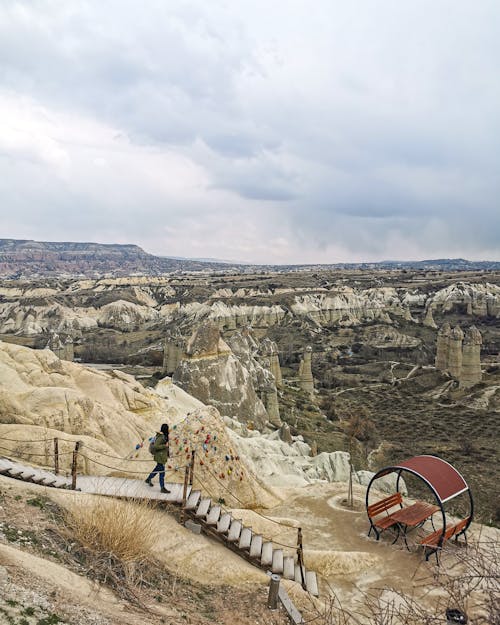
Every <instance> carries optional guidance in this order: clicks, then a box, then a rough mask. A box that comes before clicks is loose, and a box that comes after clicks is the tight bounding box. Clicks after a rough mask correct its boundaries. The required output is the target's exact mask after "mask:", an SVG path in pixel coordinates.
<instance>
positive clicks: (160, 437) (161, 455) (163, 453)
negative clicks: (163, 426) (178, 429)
mask: <svg viewBox="0 0 500 625" xmlns="http://www.w3.org/2000/svg"><path fill="white" fill-rule="evenodd" d="M153 450H154V455H153V458H154V460H155V462H157V463H159V464H166V462H167V460H168V456H169V453H168V440H167V438H166V436H165V434H163V432H157V434H156V438H155V442H154V443H153Z"/></svg>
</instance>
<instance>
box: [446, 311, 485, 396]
mask: <svg viewBox="0 0 500 625" xmlns="http://www.w3.org/2000/svg"><path fill="white" fill-rule="evenodd" d="M482 342H483V340H482V337H481V333H480V332H479V330H478V329H477V328H476V327H475V326H471V327H470V328H469V329H468V330H467V331H466V333H465V338H464V333H463V332H462V330H461V329H460V328H459V327H458V326H457V327H456V328H454V329H453V330H452V329H451V328H450V325H449V323H444V324H443V326H442V327H441V328H440V330H439V332H438V335H437V342H436V361H435V362H436V369H440V370H441V371H448V372H449V373H450V375H452V376H453V377H454V378H455V379H456V380H459V381H460V386H461V387H462V388H470V387H471V386H474V384H477V383H478V382H480V381H481V377H482V373H481V344H482Z"/></svg>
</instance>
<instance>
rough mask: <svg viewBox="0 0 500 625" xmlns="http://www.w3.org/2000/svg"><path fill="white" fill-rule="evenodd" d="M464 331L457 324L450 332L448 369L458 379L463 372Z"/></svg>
mask: <svg viewBox="0 0 500 625" xmlns="http://www.w3.org/2000/svg"><path fill="white" fill-rule="evenodd" d="M463 340H464V333H463V332H462V330H461V329H460V327H459V326H456V327H455V328H453V330H451V332H450V338H449V341H448V345H449V347H448V371H449V372H450V375H451V376H452V377H454V378H455V379H456V380H459V379H460V375H461V373H462V341H463Z"/></svg>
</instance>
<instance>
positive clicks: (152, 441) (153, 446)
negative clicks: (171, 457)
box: [149, 436, 156, 456]
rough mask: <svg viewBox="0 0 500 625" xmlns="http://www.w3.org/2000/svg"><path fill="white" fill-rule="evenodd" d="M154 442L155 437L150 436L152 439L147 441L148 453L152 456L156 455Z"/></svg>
mask: <svg viewBox="0 0 500 625" xmlns="http://www.w3.org/2000/svg"><path fill="white" fill-rule="evenodd" d="M155 442H156V436H152V437H151V438H150V439H149V453H150V454H151V455H152V456H154V455H155V453H156V450H155Z"/></svg>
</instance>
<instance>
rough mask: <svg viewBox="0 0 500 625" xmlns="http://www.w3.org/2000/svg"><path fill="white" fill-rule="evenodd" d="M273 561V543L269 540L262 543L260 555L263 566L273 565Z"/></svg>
mask: <svg viewBox="0 0 500 625" xmlns="http://www.w3.org/2000/svg"><path fill="white" fill-rule="evenodd" d="M272 561H273V543H272V542H270V541H267V542H265V543H263V544H262V553H261V556H260V563H261V564H262V566H271V564H272Z"/></svg>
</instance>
